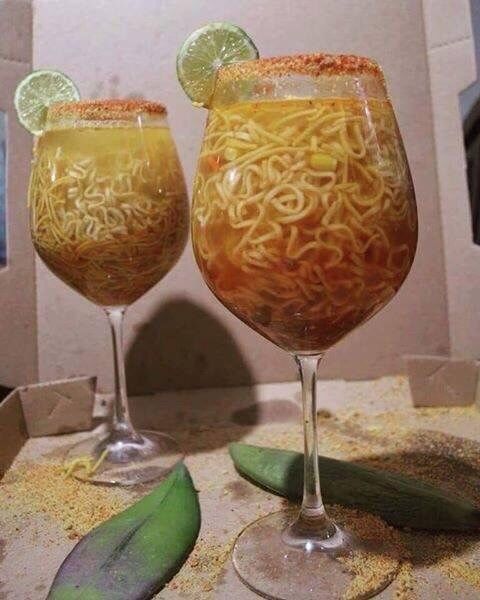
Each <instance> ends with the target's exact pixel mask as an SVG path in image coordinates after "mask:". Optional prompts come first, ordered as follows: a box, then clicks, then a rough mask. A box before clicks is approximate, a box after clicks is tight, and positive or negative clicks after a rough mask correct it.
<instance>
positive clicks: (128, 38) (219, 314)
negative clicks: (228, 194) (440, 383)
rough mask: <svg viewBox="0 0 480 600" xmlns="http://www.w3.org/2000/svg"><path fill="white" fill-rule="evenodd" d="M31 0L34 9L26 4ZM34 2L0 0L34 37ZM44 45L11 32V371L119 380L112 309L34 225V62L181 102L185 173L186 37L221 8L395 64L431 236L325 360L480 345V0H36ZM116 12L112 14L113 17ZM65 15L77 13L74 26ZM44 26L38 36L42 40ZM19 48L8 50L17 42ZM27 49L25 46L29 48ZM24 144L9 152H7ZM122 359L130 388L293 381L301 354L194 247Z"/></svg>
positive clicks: (271, 44) (272, 29)
mask: <svg viewBox="0 0 480 600" xmlns="http://www.w3.org/2000/svg"><path fill="white" fill-rule="evenodd" d="M19 4H21V5H22V7H23V8H22V9H19V8H18V5H19ZM29 4H30V3H28V2H21V3H19V2H9V1H5V0H4V1H3V2H0V22H5V20H7V21H8V20H9V21H10V23H11V25H12V26H13V27H15V28H18V31H21V32H22V34H21V35H20V37H21V38H22V40H25V37H26V36H27V35H28V33H25V31H27V28H26V21H28V19H30V15H31V13H30V10H29V8H28V6H29ZM32 4H33V7H34V9H35V10H34V11H33V29H32V39H33V51H32V47H31V45H28V44H27V43H26V42H25V43H22V48H19V50H18V52H19V55H18V56H17V57H14V60H13V61H12V54H11V53H12V51H15V48H16V45H15V43H13V44H12V42H11V39H12V38H11V36H10V37H9V38H8V39H7V40H6V41H5V42H4V43H3V46H2V44H0V57H3V58H1V59H0V65H1V68H2V69H3V71H1V73H0V76H1V80H2V83H3V82H5V81H6V82H7V83H8V85H6V86H5V85H4V84H3V85H2V86H1V88H0V102H1V103H2V104H0V108H3V107H7V109H8V111H9V128H10V131H9V152H10V160H9V182H10V186H9V197H8V205H9V211H10V213H9V223H8V227H9V240H10V241H9V244H10V257H11V260H10V266H9V269H8V272H6V273H0V301H1V302H2V306H4V307H5V310H4V311H3V310H2V313H1V316H0V330H1V331H2V336H3V337H4V338H8V339H9V340H11V341H12V342H13V343H10V344H8V345H5V346H4V347H3V348H2V361H1V363H0V382H3V383H4V384H6V385H12V386H13V385H20V384H23V383H25V382H31V381H37V380H51V379H58V378H63V377H70V376H73V375H76V374H78V373H94V374H96V375H98V378H99V388H100V390H108V389H110V388H111V385H112V366H111V365H112V356H111V348H110V339H109V337H108V327H107V323H106V321H105V318H104V316H103V315H102V313H101V311H100V310H99V309H98V308H97V307H95V306H93V305H92V304H90V303H88V302H87V301H86V300H84V299H83V298H81V297H80V296H79V295H78V294H76V293H74V292H72V291H71V290H70V289H69V288H67V287H66V286H65V285H64V284H63V283H61V282H60V281H59V280H58V279H57V278H56V277H54V276H53V275H52V274H51V273H50V272H49V271H48V270H47V269H46V267H45V266H44V265H43V264H42V263H41V262H40V260H39V259H38V258H36V259H35V264H33V253H32V249H31V245H30V242H29V240H28V232H27V229H26V222H27V214H26V213H27V211H26V184H27V176H28V169H29V159H30V153H29V142H28V136H27V135H26V134H25V133H24V132H22V131H21V129H20V128H19V127H18V125H17V124H16V122H15V117H14V115H13V113H12V108H11V96H12V93H13V89H14V87H15V84H16V82H17V81H18V80H19V79H21V77H23V75H24V74H25V72H26V71H28V70H29V69H30V68H32V67H33V68H42V67H52V68H56V69H59V70H61V71H64V72H65V73H67V74H68V75H70V76H71V77H72V78H73V79H74V80H75V82H76V83H77V84H78V86H79V88H80V90H81V93H82V95H83V96H84V97H105V96H117V97H126V96H138V95H142V96H145V97H148V98H152V99H157V100H160V101H163V102H164V103H165V104H166V105H167V107H168V109H169V118H170V123H171V126H172V131H173V134H174V136H175V139H176V141H177V144H178V149H179V153H180V156H181V159H182V161H183V165H184V168H185V174H186V178H187V181H188V182H189V183H191V182H192V179H193V175H194V171H195V163H196V157H197V154H198V149H199V145H200V141H201V137H202V130H203V126H204V122H205V117H206V113H205V111H202V110H198V109H194V108H193V107H192V106H191V104H190V102H189V101H188V99H187V98H186V97H185V96H184V94H183V92H182V90H181V89H180V86H179V85H178V83H177V80H176V76H175V58H176V53H177V49H178V48H179V46H180V45H181V43H182V41H183V40H184V39H185V37H186V36H187V35H188V34H189V33H190V32H191V31H193V30H194V29H196V28H197V27H199V26H200V25H202V24H203V23H205V21H206V20H208V19H210V18H211V19H213V18H215V19H217V20H219V19H222V20H227V21H231V22H234V23H238V24H239V25H240V26H242V27H243V28H244V29H246V30H247V31H248V32H249V33H250V34H251V36H252V37H253V39H254V40H255V41H256V43H257V45H258V47H259V49H260V52H261V54H262V55H263V56H269V55H278V54H287V53H298V52H312V51H322V50H323V51H330V52H351V53H358V54H365V55H370V56H372V57H374V58H376V59H377V60H378V61H379V62H380V63H381V64H382V66H383V67H384V70H385V73H386V76H387V78H388V83H389V88H390V93H391V97H392V100H393V103H394V106H395V109H396V112H397V116H398V120H399V123H400V127H401V129H402V132H403V135H404V139H405V144H406V148H407V152H408V156H409V160H410V164H411V168H412V173H413V178H414V182H415V187H416V192H417V199H418V208H419V217H420V240H419V247H418V253H417V257H416V260H415V264H414V267H413V269H412V272H411V274H410V276H409V278H408V280H407V282H406V283H405V285H404V286H403V288H402V289H401V291H400V292H399V294H398V295H397V297H396V298H395V299H394V300H393V301H392V302H391V304H390V305H389V306H388V307H387V308H385V309H384V310H383V311H381V312H380V313H379V314H378V315H377V316H376V317H375V318H374V319H372V320H371V321H370V322H369V323H367V324H366V325H364V326H363V327H361V328H360V329H359V330H358V331H355V332H353V333H352V334H351V335H350V336H348V338H347V339H346V340H344V341H342V342H341V343H340V344H338V346H337V347H335V348H334V349H333V350H332V351H331V352H330V353H329V355H328V356H327V358H326V360H325V363H324V368H323V371H322V376H323V377H326V378H339V377H341V378H346V379H364V378H368V377H375V376H380V375H384V374H388V373H399V372H402V371H403V369H404V366H403V361H402V356H403V355H407V354H408V355H410V354H416V355H436V356H446V357H448V356H454V357H460V358H463V357H464V358H467V359H473V358H476V357H477V356H478V355H480V338H479V336H478V335H477V332H478V330H479V325H480V313H479V312H478V310H477V308H476V307H477V302H476V301H475V300H476V299H477V298H478V297H479V296H480V260H479V258H480V257H479V256H478V254H479V252H480V249H479V248H477V247H474V245H473V243H472V241H471V233H470V214H469V201H468V195H467V186H466V181H465V172H464V171H465V160H464V154H463V147H462V131H461V121H460V114H459V110H458V94H459V92H460V91H461V90H462V89H463V88H465V87H466V86H468V85H469V84H470V83H471V82H472V81H473V80H474V79H475V64H474V52H473V39H472V32H471V23H470V9H469V4H468V0H442V1H438V0H424V1H423V2H422V1H421V0H404V1H402V2H398V1H397V0H364V1H362V2H352V1H351V0H325V1H323V2H318V1H317V0H305V1H303V2H299V3H293V4H292V2H290V0H276V1H275V2H273V0H272V1H270V2H267V1H265V2H254V1H253V0H239V1H238V2H234V3H225V2H220V0H214V2H213V3H212V2H211V1H210V2H208V3H207V2H205V1H201V2H196V3H194V2H180V3H179V2H176V1H175V0H164V1H163V2H154V1H152V0H138V2H135V3H134V4H132V2H130V1H129V0H104V1H103V2H101V3H96V4H95V7H94V9H93V4H92V10H86V8H85V1H84V0H70V1H69V2H68V3H65V4H64V5H63V6H62V10H59V9H58V5H57V3H55V2H47V1H42V0H37V1H34V2H33V3H32ZM113 15H114V17H113ZM66 24H68V25H66ZM30 41H31V40H30ZM12 47H13V50H12ZM19 61H20V62H19ZM12 157H13V158H14V160H13V159H12ZM126 346H127V371H128V379H129V385H130V391H131V392H132V393H151V392H153V391H156V390H159V389H175V388H198V387H208V386H225V385H239V384H244V385H246V384H250V383H253V382H269V381H289V380H292V379H294V378H295V376H296V373H295V369H294V365H293V362H292V361H291V358H290V357H289V356H288V355H287V354H286V353H284V352H282V351H280V350H279V349H277V348H276V347H274V346H273V345H272V344H270V343H269V342H267V341H265V340H263V339H262V338H261V337H259V336H258V335H257V334H255V333H254V332H252V331H251V330H250V329H249V328H247V327H246V326H244V325H243V324H242V323H241V322H240V321H238V320H237V319H236V318H234V317H233V316H232V315H230V314H229V313H228V312H227V311H226V310H225V309H224V307H223V306H221V305H220V304H219V303H218V302H217V301H216V300H215V298H214V297H213V296H212V295H211V294H210V292H209V291H208V290H207V288H206V286H205V284H204V283H203V281H202V279H201V277H200V274H199V272H198V269H197V267H196V266H195V264H194V260H193V257H192V252H191V248H190V247H188V248H187V250H186V252H185V254H184V256H183V258H182V260H181V261H180V262H179V264H178V265H177V266H176V267H175V269H174V270H173V271H172V273H170V274H169V275H168V276H167V277H166V278H165V279H164V281H163V282H161V283H160V284H159V285H158V286H156V287H155V288H154V289H152V290H151V291H150V292H148V293H147V294H146V295H145V296H144V297H143V298H142V299H140V300H139V301H138V302H137V303H136V304H135V305H134V306H133V307H132V308H131V310H130V311H129V313H128V315H127V330H126Z"/></svg>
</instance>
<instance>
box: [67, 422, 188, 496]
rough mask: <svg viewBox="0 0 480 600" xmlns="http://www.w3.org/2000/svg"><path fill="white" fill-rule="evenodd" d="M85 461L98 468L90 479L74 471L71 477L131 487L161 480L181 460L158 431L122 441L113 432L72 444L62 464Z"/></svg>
mask: <svg viewBox="0 0 480 600" xmlns="http://www.w3.org/2000/svg"><path fill="white" fill-rule="evenodd" d="M75 459H79V461H80V460H81V459H86V461H85V462H88V464H89V465H90V466H93V465H95V464H96V463H98V467H97V468H96V469H95V470H94V472H93V473H91V474H90V475H89V474H88V473H87V471H86V469H82V468H78V469H75V470H74V471H73V475H74V476H75V477H76V478H78V479H83V480H85V481H89V482H93V483H110V484H117V485H135V484H138V483H146V482H147V481H153V480H155V479H161V478H162V477H165V476H166V475H167V474H168V473H169V472H170V471H171V470H172V469H173V467H174V466H175V465H176V464H177V463H178V462H180V461H181V460H182V459H183V454H182V452H181V451H180V448H179V446H178V444H177V442H176V441H175V440H174V439H173V438H172V437H170V436H169V435H167V434H165V433H160V432H158V431H137V432H136V433H135V434H134V435H133V436H130V437H125V434H119V433H117V432H115V431H113V432H111V433H109V434H108V435H106V436H104V437H91V438H87V439H86V440H83V441H82V442H79V443H78V444H75V446H73V448H71V449H70V451H69V452H68V454H67V456H66V457H65V463H66V464H68V463H70V464H72V461H74V460H75Z"/></svg>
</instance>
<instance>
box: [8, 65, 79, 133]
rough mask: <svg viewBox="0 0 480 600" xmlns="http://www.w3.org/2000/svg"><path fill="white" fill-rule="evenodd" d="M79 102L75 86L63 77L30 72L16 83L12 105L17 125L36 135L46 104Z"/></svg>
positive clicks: (60, 74) (62, 75)
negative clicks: (19, 124)
mask: <svg viewBox="0 0 480 600" xmlns="http://www.w3.org/2000/svg"><path fill="white" fill-rule="evenodd" d="M79 99H80V94H79V93H78V90H77V88H76V87H75V84H74V83H73V82H72V81H71V80H70V79H69V78H68V77H67V76H66V75H64V74H63V73H59V72H58V71H46V70H43V71H33V73H30V75H27V77H25V79H23V80H22V81H21V82H20V83H19V84H18V86H17V89H16V90H15V97H14V99H13V102H14V104H15V108H16V110H17V116H18V120H19V121H20V123H21V124H22V125H23V126H24V127H25V129H27V130H28V131H29V132H30V133H33V134H34V135H40V134H41V133H42V131H43V129H44V127H45V119H46V117H47V109H48V107H49V106H50V104H53V103H54V102H74V101H75V100H79Z"/></svg>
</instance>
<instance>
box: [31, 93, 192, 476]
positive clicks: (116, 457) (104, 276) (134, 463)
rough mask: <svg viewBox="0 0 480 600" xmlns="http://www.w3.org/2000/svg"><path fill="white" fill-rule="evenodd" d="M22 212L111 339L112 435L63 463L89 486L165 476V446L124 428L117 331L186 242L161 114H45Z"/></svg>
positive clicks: (92, 108)
mask: <svg viewBox="0 0 480 600" xmlns="http://www.w3.org/2000/svg"><path fill="white" fill-rule="evenodd" d="M29 202H30V215H31V219H30V221H31V234H32V240H33V244H34V246H35V249H36V251H37V253H38V254H39V256H40V257H41V259H42V260H43V261H44V262H45V264H46V265H47V266H48V268H49V269H50V270H51V271H52V272H53V273H55V275H57V277H59V278H60V279H61V280H62V281H64V282H65V283H66V284H68V285H69V286H70V287H72V288H73V289H75V290H76V291H78V292H79V293H80V294H82V295H83V296H84V297H85V298H88V299H89V300H90V301H92V302H94V303H95V304H97V305H98V306H100V307H101V308H102V309H103V310H104V311H105V313H106V315H107V317H108V319H109V323H110V327H111V331H112V337H113V347H114V367H115V399H114V418H113V424H112V427H111V430H110V431H109V433H108V434H107V435H106V436H105V437H103V438H98V437H96V436H94V437H92V438H90V439H87V440H85V441H83V442H81V443H80V444H78V445H77V446H75V447H74V448H73V449H72V451H71V452H70V453H69V458H74V457H82V458H85V459H86V461H87V463H86V464H87V465H89V466H90V467H93V466H94V465H96V470H95V472H93V473H92V474H91V475H90V477H89V480H91V481H97V482H108V483H118V484H134V483H139V482H143V481H149V480H151V479H155V478H157V477H160V476H163V475H165V474H166V473H167V472H168V471H169V470H170V469H171V468H172V467H173V466H174V465H175V464H176V463H177V462H178V461H179V460H180V459H181V458H182V456H181V453H180V451H179V448H178V446H177V444H176V442H175V440H173V439H172V438H171V437H170V436H168V435H166V434H164V433H160V432H157V431H136V430H135V428H134V427H133V425H132V423H131V420H130V416H129V410H128V398H127V383H126V376H125V367H124V359H123V349H122V323H123V320H124V315H125V311H126V309H127V308H128V306H130V304H132V303H133V302H135V300H137V299H138V298H140V296H142V295H143V294H144V293H145V292H147V291H148V290H149V289H150V288H151V287H152V286H154V285H155V284H156V283H158V282H159V281H160V280H161V279H162V278H163V277H164V276H165V275H166V274H167V273H168V272H169V271H170V269H172V267H173V266H174V265H175V263H176V262H177V260H178V258H179V257H180V255H181V253H182V251H183V249H184V247H185V243H186V238H187V232H188V203H187V194H186V188H185V183H184V178H183V174H182V169H181V165H180V162H179V159H178V156H177V153H176V149H175V145H174V142H173V138H172V136H171V134H170V130H169V128H168V125H167V121H166V109H165V107H164V106H163V105H161V104H158V103H155V102H147V101H143V100H91V101H90V100H87V101H82V102H68V103H58V104H54V105H52V106H51V107H50V108H49V110H48V115H47V121H46V127H45V131H44V133H43V135H42V136H41V137H40V139H39V140H38V141H37V144H36V148H35V152H34V160H33V166H32V173H31V180H30V189H29ZM86 343H88V340H86ZM82 473H83V471H82ZM79 474H80V472H79Z"/></svg>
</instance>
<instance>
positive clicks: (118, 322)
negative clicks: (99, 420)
mask: <svg viewBox="0 0 480 600" xmlns="http://www.w3.org/2000/svg"><path fill="white" fill-rule="evenodd" d="M126 310H127V309H126V307H124V306H120V307H115V308H105V312H106V313H107V317H108V320H109V323H110V328H111V331H112V342H113V364H114V369H115V398H114V404H113V433H114V434H117V436H120V437H122V438H125V437H128V438H136V437H138V435H137V433H136V432H135V429H134V428H133V425H132V422H131V420H130V412H129V410H128V396H127V378H126V375H125V361H124V358H123V320H124V316H125V312H126Z"/></svg>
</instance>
